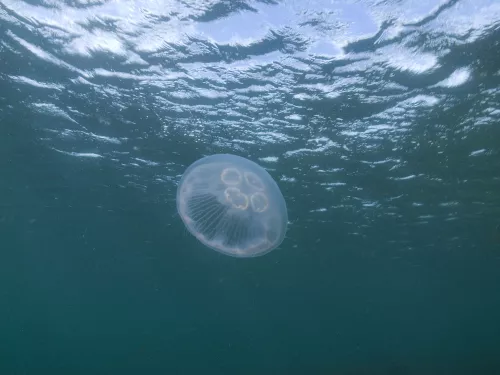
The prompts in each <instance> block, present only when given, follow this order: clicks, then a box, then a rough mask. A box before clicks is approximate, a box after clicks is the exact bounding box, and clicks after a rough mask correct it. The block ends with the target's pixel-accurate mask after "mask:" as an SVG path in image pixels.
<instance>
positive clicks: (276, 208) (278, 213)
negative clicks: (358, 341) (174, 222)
mask: <svg viewBox="0 0 500 375" xmlns="http://www.w3.org/2000/svg"><path fill="white" fill-rule="evenodd" d="M177 211H178V212H179V215H180V217H181V218H182V221H183V222H184V224H185V226H186V228H187V229H188V230H189V232H190V233H191V234H192V235H193V236H195V237H196V238H197V239H198V240H199V241H200V242H202V243H203V244H204V245H206V246H208V247H209V248H211V249H213V250H216V251H219V252H221V253H223V254H226V255H230V256H234V257H255V256H259V255H263V254H265V253H267V252H269V251H271V250H273V249H275V248H276V247H278V246H279V245H280V244H281V242H282V241H283V239H284V238H285V232H286V227H287V223H288V214H287V209H286V203H285V199H284V198H283V195H282V194H281V191H280V189H279V188H278V185H277V184H276V182H275V181H274V180H273V178H272V177H271V176H270V175H269V173H267V171H266V170H265V169H264V168H262V167H260V166H259V165H257V164H256V163H254V162H252V161H250V160H248V159H245V158H242V157H240V156H235V155H227V154H218V155H212V156H207V157H204V158H202V159H200V160H198V161H196V162H194V163H193V164H191V165H190V166H189V167H188V168H187V169H186V171H185V172H184V175H183V176H182V178H181V181H180V183H179V186H178V188H177Z"/></svg>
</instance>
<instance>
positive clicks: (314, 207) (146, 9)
mask: <svg viewBox="0 0 500 375" xmlns="http://www.w3.org/2000/svg"><path fill="white" fill-rule="evenodd" d="M0 21H1V22H2V26H1V29H2V30H5V31H6V32H5V33H3V34H2V35H3V36H2V37H1V39H0V53H1V54H2V63H1V64H2V66H3V68H2V74H1V75H0V85H2V88H4V87H5V88H8V90H10V91H9V92H11V93H12V95H11V96H9V97H7V96H5V94H2V93H0V102H2V103H5V104H6V105H7V107H6V108H8V106H9V105H10V106H12V105H13V104H14V103H16V104H17V103H22V105H23V106H24V107H25V110H26V111H28V112H29V113H32V114H35V115H37V116H36V121H35V122H36V123H33V124H30V126H33V127H35V128H36V129H38V131H39V133H38V134H40V140H42V141H43V142H45V143H46V144H47V146H48V147H49V148H51V149H53V150H56V151H58V152H59V153H62V154H63V155H65V156H66V157H76V158H99V159H103V160H105V161H106V162H108V163H110V165H116V166H119V167H120V168H123V170H124V173H123V179H124V180H127V179H128V181H129V182H130V184H133V185H134V186H144V185H145V184H147V182H145V181H143V180H144V179H147V178H150V177H147V176H150V175H149V174H146V171H147V170H149V169H151V170H152V171H153V173H154V174H155V177H154V178H153V180H154V181H156V182H157V183H160V181H161V183H166V184H170V185H169V189H173V188H174V185H175V181H176V179H175V176H177V175H178V174H180V173H181V172H182V170H183V169H184V167H185V166H186V165H187V164H189V162H191V161H192V160H191V159H192V155H188V154H185V155H183V150H182V147H184V146H185V147H187V148H188V149H190V150H194V149H196V150H197V151H196V153H197V155H198V156H201V155H202V154H208V153H212V152H233V153H237V154H241V155H244V156H250V157H252V158H253V159H256V160H260V161H261V162H262V163H263V165H265V166H267V167H269V170H270V171H271V172H272V173H274V175H275V176H276V177H277V178H279V179H280V180H281V182H280V183H281V184H282V185H283V186H284V190H285V191H286V193H287V199H289V201H290V207H291V217H293V218H294V220H293V222H294V224H292V225H297V224H298V223H302V225H306V223H308V222H311V221H315V220H318V221H319V222H321V223H324V225H331V224H338V225H340V226H341V228H343V229H344V230H343V233H351V234H352V235H355V236H367V235H368V234H369V233H370V228H373V225H374V222H375V220H382V218H384V220H387V221H388V223H391V225H392V226H393V228H401V226H402V225H404V224H407V225H410V224H412V225H413V224H414V225H421V226H422V225H423V226H435V225H436V223H437V222H439V221H441V223H445V222H450V221H453V220H456V219H457V218H458V217H461V216H462V215H465V216H467V215H469V217H470V216H474V215H485V214H488V215H489V214H491V215H493V212H495V211H494V210H493V209H491V208H484V207H482V208H478V207H477V205H478V204H481V203H484V202H486V203H487V204H491V202H496V203H497V204H498V199H496V200H495V198H484V197H491V196H492V195H494V193H493V192H495V191H498V187H499V181H498V170H500V169H499V167H500V164H499V162H498V160H499V159H498V155H499V152H500V149H499V146H498V142H496V141H495V139H498V136H499V135H500V134H499V129H498V126H497V125H498V122H499V120H500V106H499V103H500V90H499V87H500V85H499V83H500V69H499V66H498V61H500V55H499V52H498V51H499V50H500V45H499V43H498V40H499V35H500V34H499V30H500V3H498V2H496V1H493V0H462V1H457V0H447V1H439V0H435V1H431V0H429V1H421V2H414V1H410V0H408V1H395V0H394V1H391V0H388V1H375V0H373V1H366V2H358V1H350V0H335V1H330V0H328V1H326V0H313V1H308V2H306V3H304V2H302V1H298V0H297V1H289V2H281V1H271V0H268V1H264V0H260V1H258V0H254V1H252V0H248V1H243V0H238V1H219V0H211V1H201V0H199V1H181V0H179V1H176V0H168V1H156V0H148V1H146V0H145V1H134V0H124V1H104V0H103V1H92V0H89V1H76V0H71V1H70V0H68V1H65V2H58V1H52V0H45V1H44V2H40V3H37V4H35V3H34V2H32V1H14V0H5V1H3V2H2V4H0ZM2 92H7V91H2ZM152 149H155V150H156V151H155V152H152V151H151V150H152ZM169 149H170V150H175V151H172V152H171V153H170V154H169V153H168V152H165V151H163V150H169ZM147 150H149V151H147ZM172 159H173V160H175V162H174V163H173V164H172V161H171V160H172ZM161 168H165V172H161ZM495 168H496V169H495ZM141 180H142V182H138V181H141ZM479 190H480V191H482V192H483V193H484V195H483V198H481V197H475V198H474V199H471V198H472V197H474V195H475V192H477V191H479ZM301 199H305V200H307V202H306V201H304V202H302V201H301ZM339 217H341V218H342V219H341V220H340V221H341V222H340V223H338V220H339V219H338V218H339ZM405 233H406V234H405ZM406 235H408V231H406V232H405V230H401V231H399V232H398V231H397V230H394V231H393V232H392V233H390V234H388V237H389V238H388V243H391V244H394V243H401V244H403V243H405V240H404V239H403V237H404V236H406ZM451 242H453V241H451Z"/></svg>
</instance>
